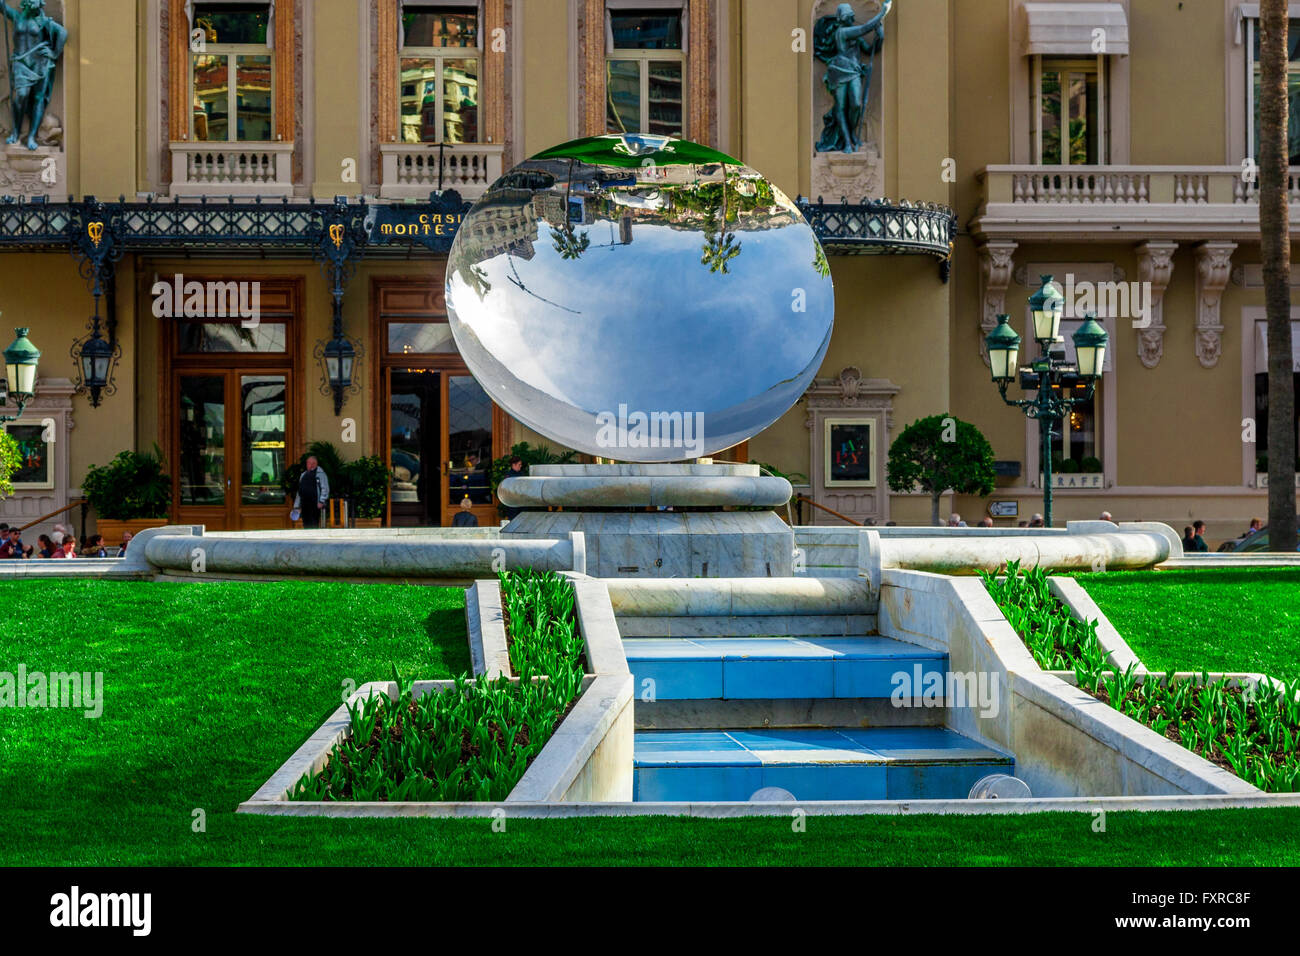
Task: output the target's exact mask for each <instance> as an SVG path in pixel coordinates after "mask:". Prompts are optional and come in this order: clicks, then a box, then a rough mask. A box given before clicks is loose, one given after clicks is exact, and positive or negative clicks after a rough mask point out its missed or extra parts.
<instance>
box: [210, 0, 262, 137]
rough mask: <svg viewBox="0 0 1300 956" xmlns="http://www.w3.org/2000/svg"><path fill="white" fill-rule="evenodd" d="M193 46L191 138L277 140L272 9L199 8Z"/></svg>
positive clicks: (237, 6)
mask: <svg viewBox="0 0 1300 956" xmlns="http://www.w3.org/2000/svg"><path fill="white" fill-rule="evenodd" d="M192 22H193V24H194V29H195V30H201V31H203V39H202V43H201V44H193V43H192V44H191V54H190V86H191V89H192V110H191V115H190V138H191V139H194V140H198V141H200V142H265V141H269V140H271V139H272V138H273V123H274V117H273V115H272V110H273V105H272V104H273V103H274V101H275V96H274V94H275V90H274V72H275V71H274V66H275V51H274V50H272V49H271V48H270V47H269V46H267V37H268V30H269V29H270V25H271V5H270V4H269V3H195V4H194V18H193V21H192Z"/></svg>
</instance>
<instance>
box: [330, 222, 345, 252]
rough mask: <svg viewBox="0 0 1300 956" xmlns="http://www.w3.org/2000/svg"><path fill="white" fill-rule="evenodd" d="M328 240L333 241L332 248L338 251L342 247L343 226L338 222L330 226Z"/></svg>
mask: <svg viewBox="0 0 1300 956" xmlns="http://www.w3.org/2000/svg"><path fill="white" fill-rule="evenodd" d="M330 238H331V239H333V240H334V248H335V249H339V248H341V247H342V246H343V224H342V223H340V222H336V223H334V225H332V226H330Z"/></svg>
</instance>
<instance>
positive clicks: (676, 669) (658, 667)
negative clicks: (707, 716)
mask: <svg viewBox="0 0 1300 956" xmlns="http://www.w3.org/2000/svg"><path fill="white" fill-rule="evenodd" d="M722 667H723V665H722V662H721V661H628V668H629V669H630V670H631V671H632V681H633V687H634V688H635V691H636V695H637V699H638V700H639V699H642V698H644V697H645V695H646V694H648V693H652V694H653V698H652V699H653V700H716V699H717V698H719V697H721V696H722V688H723V681H722ZM647 680H652V681H654V684H653V685H647V684H646V683H645V682H646V681H647Z"/></svg>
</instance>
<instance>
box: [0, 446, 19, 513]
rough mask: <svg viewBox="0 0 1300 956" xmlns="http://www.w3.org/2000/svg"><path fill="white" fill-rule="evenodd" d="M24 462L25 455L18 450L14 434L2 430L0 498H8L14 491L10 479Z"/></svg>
mask: <svg viewBox="0 0 1300 956" xmlns="http://www.w3.org/2000/svg"><path fill="white" fill-rule="evenodd" d="M22 464H23V456H22V454H21V453H20V452H19V451H18V442H16V441H14V436H13V435H10V434H9V433H8V432H7V431H2V430H0V498H8V497H9V496H10V495H12V494H13V493H14V486H13V484H12V483H11V482H10V481H9V479H10V478H11V477H12V476H13V473H14V472H15V471H17V470H18V469H19V468H21V467H22Z"/></svg>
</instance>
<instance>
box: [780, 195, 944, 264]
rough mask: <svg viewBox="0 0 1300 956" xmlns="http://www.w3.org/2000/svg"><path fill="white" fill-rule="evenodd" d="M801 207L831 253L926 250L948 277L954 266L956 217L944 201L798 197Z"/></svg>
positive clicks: (914, 251) (854, 253)
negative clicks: (832, 200) (834, 201)
mask: <svg viewBox="0 0 1300 956" xmlns="http://www.w3.org/2000/svg"><path fill="white" fill-rule="evenodd" d="M798 206H799V210H800V212H802V213H803V214H804V216H805V217H807V219H808V221H809V222H810V223H812V227H813V231H814V232H815V233H816V234H817V238H818V239H820V240H821V243H822V247H823V248H824V249H825V250H826V252H827V253H829V254H831V255H928V256H934V257H935V258H936V259H938V260H939V275H940V277H941V278H942V279H943V281H944V282H947V281H948V275H949V272H950V271H951V268H952V244H953V239H954V237H955V236H956V234H957V217H956V215H955V214H954V213H953V211H952V209H950V208H949V207H947V206H945V205H942V204H941V203H931V202H916V203H914V202H909V201H908V200H906V199H904V200H901V201H900V202H897V203H895V202H893V201H892V200H889V199H863V200H862V201H861V202H857V203H851V202H849V201H848V200H847V199H844V200H841V201H840V202H838V203H828V202H823V201H822V200H821V199H820V198H819V199H818V200H817V201H816V202H812V201H811V200H808V199H802V198H801V199H800V200H799V202H798Z"/></svg>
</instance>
